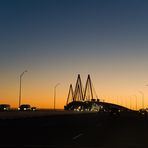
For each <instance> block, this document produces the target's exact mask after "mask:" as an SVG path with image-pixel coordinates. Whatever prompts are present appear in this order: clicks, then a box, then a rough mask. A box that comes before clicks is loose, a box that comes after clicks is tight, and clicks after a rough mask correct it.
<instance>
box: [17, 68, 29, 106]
mask: <svg viewBox="0 0 148 148" xmlns="http://www.w3.org/2000/svg"><path fill="white" fill-rule="evenodd" d="M25 72H27V70H25V71H23V72H22V73H21V74H20V88H19V106H18V107H20V105H21V99H22V77H23V75H24V73H25Z"/></svg>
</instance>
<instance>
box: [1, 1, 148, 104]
mask: <svg viewBox="0 0 148 148" xmlns="http://www.w3.org/2000/svg"><path fill="white" fill-rule="evenodd" d="M147 56H148V1H147V0H1V1H0V98H2V99H1V100H2V102H7V103H9V102H13V105H14V106H15V105H16V104H17V98H18V88H19V80H18V78H19V75H20V73H21V72H22V71H24V70H26V69H27V70H28V73H25V76H24V92H23V97H24V98H28V100H27V99H26V102H27V101H28V102H29V100H30V98H31V99H32V100H33V101H32V102H33V103H35V102H37V103H35V105H36V104H39V102H40V101H42V102H44V103H43V104H48V103H49V104H50V106H52V101H51V100H52V98H53V87H54V86H55V84H56V83H58V82H59V83H60V84H61V85H60V86H59V88H58V91H59V98H60V96H62V97H61V98H60V101H61V102H60V103H59V104H62V105H61V106H63V104H65V102H66V97H67V92H68V86H69V83H70V82H72V83H74V82H75V79H76V76H77V74H78V73H80V74H81V75H82V78H83V80H84V82H85V80H86V76H87V74H88V73H90V74H91V76H92V79H93V81H94V85H95V87H96V91H97V93H98V96H99V95H100V96H101V95H102V96H101V97H102V98H103V97H106V100H107V99H108V98H112V97H113V98H116V97H117V96H120V97H121V98H122V97H123V98H125V97H126V98H128V97H129V96H132V95H133V94H136V95H137V96H138V97H139V98H140V97H141V96H140V94H138V91H139V90H141V91H143V92H144V94H145V96H148V93H147V90H148V87H147V88H146V87H145V85H146V84H147V83H148V58H147ZM118 89H119V90H118ZM38 93H40V94H38ZM41 97H42V100H40V99H41ZM37 98H38V99H37ZM45 100H46V101H45ZM47 100H48V101H47ZM109 101H110V100H109ZM14 102H15V103H14ZM32 102H31V103H32ZM29 103H30V102H29ZM44 106H46V105H44ZM47 106H48V105H47ZM59 106H60V105H59ZM61 106H60V107H61Z"/></svg>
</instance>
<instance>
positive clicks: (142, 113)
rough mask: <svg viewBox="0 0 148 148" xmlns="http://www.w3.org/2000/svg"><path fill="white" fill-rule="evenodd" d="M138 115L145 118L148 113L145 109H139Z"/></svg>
mask: <svg viewBox="0 0 148 148" xmlns="http://www.w3.org/2000/svg"><path fill="white" fill-rule="evenodd" d="M139 115H143V116H147V115H148V112H147V110H146V109H139Z"/></svg>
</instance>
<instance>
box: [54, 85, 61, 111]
mask: <svg viewBox="0 0 148 148" xmlns="http://www.w3.org/2000/svg"><path fill="white" fill-rule="evenodd" d="M58 85H60V83H57V84H56V85H55V87H54V110H55V108H56V106H55V105H56V88H57V86H58Z"/></svg>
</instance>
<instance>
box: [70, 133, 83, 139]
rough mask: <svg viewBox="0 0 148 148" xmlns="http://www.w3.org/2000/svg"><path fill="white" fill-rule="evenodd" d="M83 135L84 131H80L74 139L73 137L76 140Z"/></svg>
mask: <svg viewBox="0 0 148 148" xmlns="http://www.w3.org/2000/svg"><path fill="white" fill-rule="evenodd" d="M82 135H83V133H80V134H79V135H77V136H75V137H73V138H72V139H73V140H76V139H78V138H79V137H80V136H82Z"/></svg>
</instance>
